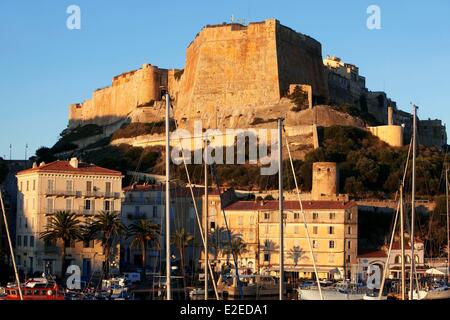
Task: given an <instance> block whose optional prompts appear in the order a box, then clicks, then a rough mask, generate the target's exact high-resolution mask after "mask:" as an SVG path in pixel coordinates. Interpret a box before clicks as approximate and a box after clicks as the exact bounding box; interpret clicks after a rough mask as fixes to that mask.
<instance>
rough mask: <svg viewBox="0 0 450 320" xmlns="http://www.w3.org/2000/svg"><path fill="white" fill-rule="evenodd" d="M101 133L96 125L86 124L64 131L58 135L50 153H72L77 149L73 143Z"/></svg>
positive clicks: (99, 127)
mask: <svg viewBox="0 0 450 320" xmlns="http://www.w3.org/2000/svg"><path fill="white" fill-rule="evenodd" d="M102 133H103V128H102V127H101V126H98V125H96V124H87V125H85V126H79V127H77V128H75V129H72V130H69V129H66V130H64V131H63V132H61V134H60V139H59V141H58V142H57V143H56V144H55V145H54V146H53V147H52V153H54V154H55V153H60V152H65V151H72V150H75V149H76V148H77V145H76V144H74V143H73V142H75V141H78V140H81V139H85V138H89V137H93V136H96V135H99V134H102Z"/></svg>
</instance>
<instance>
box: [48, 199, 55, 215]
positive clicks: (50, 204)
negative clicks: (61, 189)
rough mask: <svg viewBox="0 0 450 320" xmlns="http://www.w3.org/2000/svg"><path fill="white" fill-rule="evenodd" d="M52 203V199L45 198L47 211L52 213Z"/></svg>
mask: <svg viewBox="0 0 450 320" xmlns="http://www.w3.org/2000/svg"><path fill="white" fill-rule="evenodd" d="M53 204H54V199H53V198H47V213H53Z"/></svg>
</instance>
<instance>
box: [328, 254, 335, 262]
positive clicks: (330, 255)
mask: <svg viewBox="0 0 450 320" xmlns="http://www.w3.org/2000/svg"><path fill="white" fill-rule="evenodd" d="M328 263H334V254H329V255H328Z"/></svg>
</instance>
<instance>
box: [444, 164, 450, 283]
mask: <svg viewBox="0 0 450 320" xmlns="http://www.w3.org/2000/svg"><path fill="white" fill-rule="evenodd" d="M445 199H446V202H447V281H450V233H449V232H450V231H449V229H450V224H449V223H450V221H449V220H450V219H449V211H450V210H449V203H448V165H446V168H445Z"/></svg>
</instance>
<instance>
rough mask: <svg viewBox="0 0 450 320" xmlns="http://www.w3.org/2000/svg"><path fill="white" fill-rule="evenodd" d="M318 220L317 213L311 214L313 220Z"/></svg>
mask: <svg viewBox="0 0 450 320" xmlns="http://www.w3.org/2000/svg"><path fill="white" fill-rule="evenodd" d="M317 219H319V214H318V213H317V212H313V220H317Z"/></svg>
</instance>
